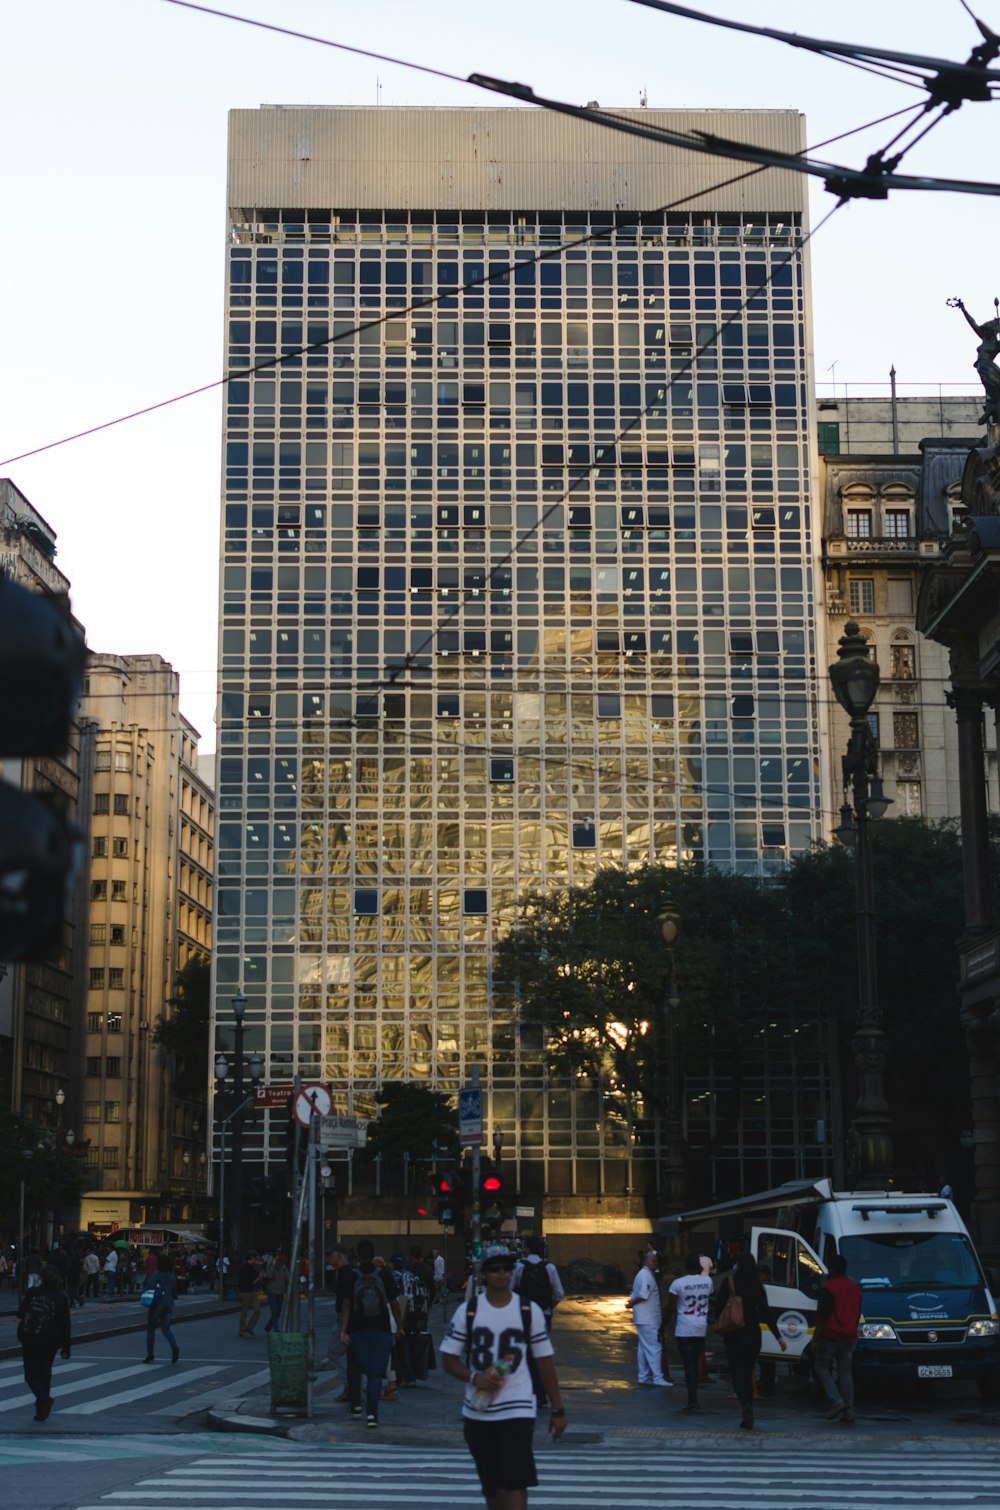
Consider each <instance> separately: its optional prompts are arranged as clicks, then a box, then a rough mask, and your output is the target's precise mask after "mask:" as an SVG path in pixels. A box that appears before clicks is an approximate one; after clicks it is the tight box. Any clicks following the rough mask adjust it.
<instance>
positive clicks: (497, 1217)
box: [479, 1159, 504, 1226]
mask: <svg viewBox="0 0 1000 1510" xmlns="http://www.w3.org/2000/svg"><path fill="white" fill-rule="evenodd" d="M503 1187H504V1181H503V1170H502V1169H501V1167H500V1165H499V1164H494V1163H492V1162H491V1161H490V1160H489V1159H483V1161H482V1163H481V1164H480V1167H479V1206H480V1215H481V1217H482V1220H483V1221H484V1222H490V1223H492V1224H493V1225H494V1226H499V1225H500V1223H501V1222H502V1221H503V1219H504V1209H503Z"/></svg>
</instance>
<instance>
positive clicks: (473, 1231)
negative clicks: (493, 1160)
mask: <svg viewBox="0 0 1000 1510" xmlns="http://www.w3.org/2000/svg"><path fill="white" fill-rule="evenodd" d="M471 1080H472V1089H473V1090H474V1091H478V1090H479V1066H478V1064H474V1065H473V1066H472V1076H471ZM481 1160H482V1150H481V1149H480V1146H479V1144H478V1143H476V1144H475V1145H474V1146H473V1149H472V1207H471V1210H470V1213H469V1215H470V1223H469V1230H470V1235H471V1238H472V1261H473V1263H478V1262H479V1258H480V1255H481V1253H482V1251H483V1245H482V1242H481V1241H480V1237H481V1234H482V1207H481V1205H480V1199H479V1198H480V1194H481V1192H480V1189H479V1179H480V1172H481Z"/></svg>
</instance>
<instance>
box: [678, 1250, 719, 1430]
mask: <svg viewBox="0 0 1000 1510" xmlns="http://www.w3.org/2000/svg"><path fill="white" fill-rule="evenodd" d="M684 1268H685V1270H686V1272H685V1273H684V1274H681V1275H679V1276H678V1278H677V1279H675V1280H674V1281H673V1283H672V1284H671V1286H670V1288H669V1290H668V1291H667V1324H668V1325H669V1323H670V1318H671V1316H672V1315H676V1317H677V1322H676V1327H675V1330H674V1336H675V1337H676V1338H677V1351H678V1352H679V1353H680V1355H681V1362H682V1363H683V1365H684V1383H685V1384H686V1385H687V1404H686V1405H685V1406H682V1409H683V1410H688V1411H694V1410H700V1408H701V1407H700V1406H699V1404H698V1381H699V1377H700V1374H701V1360H702V1357H703V1355H704V1352H705V1332H706V1331H707V1329H708V1302H709V1301H710V1300H711V1298H712V1280H711V1277H710V1276H709V1275H708V1274H705V1273H704V1272H703V1271H702V1267H701V1260H700V1258H699V1257H698V1254H697V1253H689V1254H688V1256H687V1258H686V1259H685V1260H684Z"/></svg>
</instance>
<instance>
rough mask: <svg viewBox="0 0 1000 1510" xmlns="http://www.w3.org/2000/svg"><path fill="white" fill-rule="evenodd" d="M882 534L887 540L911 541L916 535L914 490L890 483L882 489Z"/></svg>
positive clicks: (902, 484)
mask: <svg viewBox="0 0 1000 1510" xmlns="http://www.w3.org/2000/svg"><path fill="white" fill-rule="evenodd" d="M881 503H882V534H883V536H884V538H885V539H886V540H909V539H911V538H912V536H913V534H914V527H913V509H914V496H913V489H912V488H909V487H907V486H906V485H905V484H904V483H889V484H888V486H887V487H884V488H883V489H882V495H881Z"/></svg>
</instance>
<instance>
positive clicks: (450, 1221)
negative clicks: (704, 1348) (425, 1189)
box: [434, 1169, 466, 1230]
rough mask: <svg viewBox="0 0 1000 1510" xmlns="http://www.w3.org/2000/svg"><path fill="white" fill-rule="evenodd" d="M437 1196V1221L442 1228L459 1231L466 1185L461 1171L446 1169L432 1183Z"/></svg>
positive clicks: (461, 1224)
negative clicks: (452, 1228) (451, 1228)
mask: <svg viewBox="0 0 1000 1510" xmlns="http://www.w3.org/2000/svg"><path fill="white" fill-rule="evenodd" d="M434 1189H435V1192H436V1194H437V1203H438V1221H439V1222H440V1223H441V1226H442V1227H454V1228H456V1230H457V1229H459V1228H460V1227H462V1226H463V1225H464V1216H465V1200H466V1183H465V1175H464V1174H463V1172H462V1170H461V1169H446V1170H444V1171H443V1172H442V1173H441V1174H439V1175H438V1176H437V1178H436V1179H435V1181H434Z"/></svg>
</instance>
